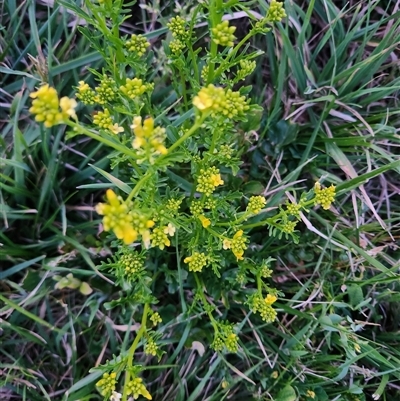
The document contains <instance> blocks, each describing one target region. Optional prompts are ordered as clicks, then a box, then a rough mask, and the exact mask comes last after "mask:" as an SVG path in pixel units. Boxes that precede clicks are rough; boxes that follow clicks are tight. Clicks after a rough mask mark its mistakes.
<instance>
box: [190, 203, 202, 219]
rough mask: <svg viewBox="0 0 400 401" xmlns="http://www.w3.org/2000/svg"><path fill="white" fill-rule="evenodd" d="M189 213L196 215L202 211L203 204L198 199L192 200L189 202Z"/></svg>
mask: <svg viewBox="0 0 400 401" xmlns="http://www.w3.org/2000/svg"><path fill="white" fill-rule="evenodd" d="M189 209H190V213H192V215H193V216H196V217H198V216H199V215H200V214H202V213H203V209H204V208H203V205H202V203H201V202H200V201H193V202H192V203H191V204H190V208H189Z"/></svg>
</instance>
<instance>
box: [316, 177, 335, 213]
mask: <svg viewBox="0 0 400 401" xmlns="http://www.w3.org/2000/svg"><path fill="white" fill-rule="evenodd" d="M314 192H315V199H314V202H315V204H316V205H321V206H322V208H323V209H325V210H328V209H329V208H330V207H331V204H332V202H333V201H334V200H335V195H336V193H335V186H334V185H331V186H330V187H329V188H322V187H321V184H320V183H319V182H318V181H317V182H316V183H315V185H314Z"/></svg>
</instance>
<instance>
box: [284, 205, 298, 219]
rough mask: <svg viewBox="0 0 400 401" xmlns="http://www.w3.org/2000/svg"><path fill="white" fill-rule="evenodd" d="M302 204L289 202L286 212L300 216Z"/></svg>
mask: <svg viewBox="0 0 400 401" xmlns="http://www.w3.org/2000/svg"><path fill="white" fill-rule="evenodd" d="M300 210H301V205H299V204H298V203H287V205H286V212H287V214H288V215H290V216H294V217H297V218H298V217H300Z"/></svg>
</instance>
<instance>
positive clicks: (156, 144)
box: [131, 117, 168, 163]
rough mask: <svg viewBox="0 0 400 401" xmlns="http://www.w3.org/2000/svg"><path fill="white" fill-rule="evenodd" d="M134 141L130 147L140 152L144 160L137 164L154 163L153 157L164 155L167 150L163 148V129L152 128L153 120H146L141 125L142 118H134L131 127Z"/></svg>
mask: <svg viewBox="0 0 400 401" xmlns="http://www.w3.org/2000/svg"><path fill="white" fill-rule="evenodd" d="M131 128H132V130H133V133H134V134H135V139H134V140H133V141H132V147H133V148H134V149H136V150H141V152H140V154H143V156H144V158H143V159H142V160H139V161H138V163H141V162H143V161H144V160H146V158H147V159H148V160H150V162H151V163H154V160H153V157H154V156H155V155H159V154H161V155H166V154H167V153H168V151H167V148H166V147H165V146H164V141H165V137H166V135H165V129H164V128H161V127H154V120H153V119H152V118H146V119H145V120H144V122H143V124H142V117H135V118H134V119H133V124H132V125H131Z"/></svg>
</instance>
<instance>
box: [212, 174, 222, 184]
mask: <svg viewBox="0 0 400 401" xmlns="http://www.w3.org/2000/svg"><path fill="white" fill-rule="evenodd" d="M211 182H212V183H213V185H214V186H215V187H217V186H218V185H223V184H224V181H223V180H222V179H221V174H219V173H218V174H212V175H211Z"/></svg>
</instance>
